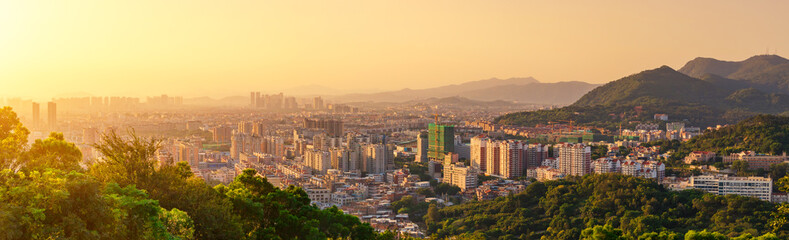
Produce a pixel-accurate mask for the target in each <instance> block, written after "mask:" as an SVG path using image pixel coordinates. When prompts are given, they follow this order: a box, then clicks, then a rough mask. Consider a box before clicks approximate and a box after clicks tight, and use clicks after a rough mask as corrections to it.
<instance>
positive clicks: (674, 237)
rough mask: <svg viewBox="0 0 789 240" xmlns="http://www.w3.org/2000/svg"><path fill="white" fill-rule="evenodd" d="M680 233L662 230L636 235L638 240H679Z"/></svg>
mask: <svg viewBox="0 0 789 240" xmlns="http://www.w3.org/2000/svg"><path fill="white" fill-rule="evenodd" d="M681 239H682V235H680V234H677V233H674V232H670V231H662V232H659V233H656V232H649V233H644V234H641V236H639V237H638V240H681Z"/></svg>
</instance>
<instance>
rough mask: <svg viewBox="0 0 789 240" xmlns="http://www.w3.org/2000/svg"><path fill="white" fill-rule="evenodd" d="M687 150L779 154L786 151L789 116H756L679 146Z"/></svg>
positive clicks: (788, 136)
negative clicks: (748, 151)
mask: <svg viewBox="0 0 789 240" xmlns="http://www.w3.org/2000/svg"><path fill="white" fill-rule="evenodd" d="M682 147H683V148H684V149H685V150H686V151H716V152H719V153H722V154H728V153H736V152H741V151H745V150H750V151H755V152H758V153H768V154H778V155H780V154H782V153H783V152H786V151H787V150H789V117H782V116H772V115H758V116H754V117H751V118H748V119H746V120H743V121H742V122H739V123H737V124H736V125H732V126H728V127H725V128H722V129H719V130H716V131H712V132H709V133H705V134H703V135H701V136H697V137H694V138H692V139H690V140H689V141H687V142H685V143H683V144H682Z"/></svg>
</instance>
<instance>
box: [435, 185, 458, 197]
mask: <svg viewBox="0 0 789 240" xmlns="http://www.w3.org/2000/svg"><path fill="white" fill-rule="evenodd" d="M433 191H435V192H436V194H438V195H444V194H447V195H457V194H458V193H459V192H460V187H458V186H455V185H452V184H449V183H439V184H438V185H436V187H435V189H434V190H433Z"/></svg>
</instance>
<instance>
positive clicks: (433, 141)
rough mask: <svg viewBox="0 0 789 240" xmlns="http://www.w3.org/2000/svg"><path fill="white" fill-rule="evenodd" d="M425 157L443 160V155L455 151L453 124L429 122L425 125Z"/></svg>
mask: <svg viewBox="0 0 789 240" xmlns="http://www.w3.org/2000/svg"><path fill="white" fill-rule="evenodd" d="M427 131H428V137H427V140H428V148H427V158H428V159H431V160H435V161H443V160H444V155H445V154H447V153H449V152H455V126H452V125H438V124H435V123H431V124H429V125H428V126H427Z"/></svg>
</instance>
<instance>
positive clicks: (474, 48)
mask: <svg viewBox="0 0 789 240" xmlns="http://www.w3.org/2000/svg"><path fill="white" fill-rule="evenodd" d="M610 3H611V2H603V3H599V2H598V3H594V4H592V3H589V4H555V3H520V2H502V3H499V4H495V5H494V4H483V3H479V2H459V3H458V2H453V3H452V4H449V3H446V2H430V3H408V2H406V3H401V4H397V5H395V4H390V3H368V2H349V3H346V4H337V3H322V2H312V3H309V4H308V3H304V4H303V5H302V4H300V3H259V2H235V3H212V2H208V1H199V2H192V4H189V5H185V4H177V3H160V2H149V1H141V2H140V1H134V2H131V1H129V2H124V1H118V2H116V1H113V2H101V1H97V2H92V3H83V4H82V5H76V4H69V3H47V4H44V3H42V2H36V1H25V2H5V3H2V5H0V6H1V7H0V9H2V10H0V13H2V14H0V15H2V17H0V30H2V31H0V32H2V34H0V42H2V43H3V44H1V45H0V50H2V52H4V53H5V54H4V56H3V57H0V81H2V83H3V85H4V86H6V87H4V88H2V89H0V96H1V97H15V96H20V97H30V98H35V99H42V98H43V99H46V98H48V97H54V96H64V95H65V96H68V95H85V94H88V95H93V96H110V95H120V96H134V97H141V96H152V95H161V94H170V95H178V96H185V97H199V96H214V97H226V96H244V95H245V94H246V92H247V90H246V89H247V88H252V89H263V92H267V93H275V92H280V91H282V92H286V93H288V91H287V90H289V89H294V88H301V87H304V86H316V85H320V86H325V87H328V88H331V89H338V90H339V91H340V92H343V93H354V92H370V91H386V90H398V89H403V88H412V89H421V88H429V87H436V86H442V85H449V84H458V83H462V82H467V81H474V80H480V79H488V78H491V77H498V78H510V77H528V76H532V77H534V78H536V79H538V80H540V81H542V82H559V81H585V82H590V83H605V82H608V81H612V80H615V79H617V78H619V77H621V76H625V75H627V74H632V73H635V72H638V71H639V70H641V69H647V68H654V67H658V66H660V65H668V66H671V67H673V68H679V67H680V66H681V64H683V63H684V62H686V61H688V60H690V59H693V58H695V57H713V58H717V59H724V60H730V61H739V60H744V59H745V58H748V57H749V56H752V55H755V54H764V53H771V54H772V53H778V54H781V51H782V50H783V49H789V45H787V42H789V41H787V40H788V39H789V33H786V32H782V31H776V29H775V28H774V27H771V26H772V25H771V23H774V22H786V21H787V20H789V19H787V18H789V17H787V16H786V15H785V14H780V11H781V9H786V8H785V7H781V5H786V4H787V3H785V2H780V1H765V2H759V3H753V4H748V5H744V6H743V5H742V4H739V3H738V2H734V1H714V2H713V1H694V2H690V3H687V2H660V3H625V4H610ZM678 3H682V4H681V5H679V4H678ZM644 9H650V10H651V11H643V10H644ZM722 12H726V13H727V15H725V16H721V15H720V14H719V13H722ZM733 32H737V34H732V33H733ZM405 36H408V37H405ZM54 39H56V41H55V40H54ZM568 69H572V71H568ZM119 83H121V84H119ZM123 83H129V84H123ZM130 83H134V84H130ZM42 96H45V97H42Z"/></svg>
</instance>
